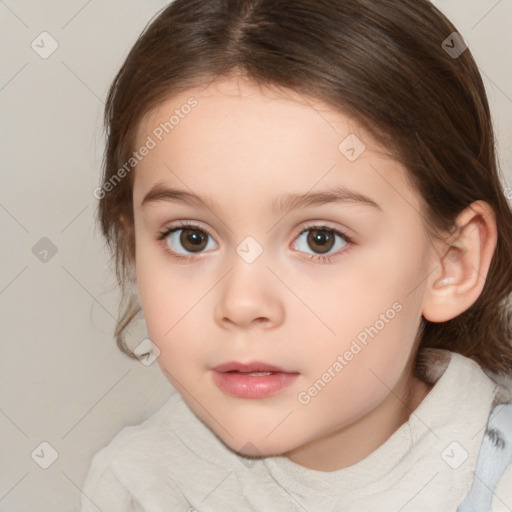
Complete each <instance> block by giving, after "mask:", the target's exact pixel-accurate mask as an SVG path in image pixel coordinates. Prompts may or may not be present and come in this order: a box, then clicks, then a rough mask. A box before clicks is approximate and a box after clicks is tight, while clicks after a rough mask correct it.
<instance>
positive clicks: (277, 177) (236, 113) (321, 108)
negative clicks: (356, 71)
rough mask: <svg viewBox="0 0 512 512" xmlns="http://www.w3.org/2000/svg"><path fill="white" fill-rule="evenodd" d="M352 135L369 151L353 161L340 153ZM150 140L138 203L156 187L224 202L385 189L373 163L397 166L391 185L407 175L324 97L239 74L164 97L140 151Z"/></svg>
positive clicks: (143, 126) (142, 129) (144, 126)
mask: <svg viewBox="0 0 512 512" xmlns="http://www.w3.org/2000/svg"><path fill="white" fill-rule="evenodd" d="M192 105H193V106H192ZM354 136H355V139H350V140H351V141H353V140H355V141H359V143H360V144H362V145H363V146H362V147H363V148H364V147H365V148H366V149H365V150H364V151H363V153H362V155H361V156H360V157H359V158H358V159H357V160H355V161H350V160H349V159H347V157H346V154H344V153H343V151H342V149H346V147H345V146H346V144H344V141H346V140H347V138H350V137H354ZM148 137H149V138H152V140H153V141H154V142H155V147H154V148H153V149H152V150H151V151H150V152H149V154H148V155H147V156H146V157H145V158H144V160H143V161H142V162H140V163H139V164H138V165H137V168H136V173H135V189H136V190H135V191H134V200H135V197H136V196H137V197H138V199H139V201H141V200H142V197H143V194H144V193H145V192H146V191H147V190H148V189H149V188H150V187H151V186H152V185H153V184H155V183H157V182H166V183H169V184H170V185H172V186H180V187H184V188H192V189H193V191H194V192H196V193H198V194H210V193H212V191H218V190H219V189H220V190H221V191H222V192H223V193H225V197H226V198H227V197H228V193H231V194H233V192H234V191H235V190H236V191H237V193H238V195H240V194H241V195H243V194H244V193H247V194H249V195H252V196H254V195H255V194H256V193H258V192H261V193H262V194H263V193H265V192H268V191H269V190H275V191H287V192H305V191H307V190H309V189H311V188H312V187H314V186H315V184H321V185H322V187H321V188H325V187H327V186H329V184H332V185H339V184H343V185H346V186H347V187H351V186H352V185H357V186H359V187H361V185H363V188H364V189H367V190H368V189H372V187H373V188H375V186H376V185H380V186H381V188H382V185H383V184H384V182H383V180H382V177H381V176H380V175H379V170H376V169H375V167H374V166H375V165H377V166H378V167H379V169H380V172H384V171H385V169H384V168H386V169H389V168H390V167H392V168H393V174H394V175H395V176H393V178H392V179H393V180H396V179H398V180H402V181H403V178H404V176H403V175H404V172H403V169H402V168H401V166H400V165H399V164H398V163H397V162H396V161H394V160H392V159H391V158H390V157H389V154H388V153H387V152H386V150H385V148H382V147H381V146H380V145H379V144H378V143H377V142H375V141H374V140H373V139H372V138H371V137H369V135H368V134H367V133H366V132H365V131H364V130H363V129H362V128H361V126H360V125H358V123H357V122H356V121H355V120H353V119H352V118H350V117H348V116H346V115H344V114H343V113H341V112H339V111H337V110H334V109H333V108H332V107H330V106H329V105H327V104H325V103H323V102H321V101H319V100H316V99H312V98H310V97H306V96H303V95H300V94H299V93H296V92H294V91H289V90H282V89H281V90H278V89H276V88H267V87H261V86H259V85H257V84H254V83H252V82H248V81H246V80H245V79H242V78H240V77H229V78H222V79H219V80H217V81H215V82H213V83H211V84H209V85H208V86H207V87H204V86H201V87H197V88H192V89H189V90H187V91H185V92H182V93H179V94H176V95H174V96H172V97H171V98H169V99H167V100H165V101H164V102H162V103H161V104H160V105H158V107H157V108H155V109H154V110H153V111H151V112H149V113H148V114H147V115H146V116H145V117H144V118H143V120H142V121H141V123H140V125H139V127H138V131H137V147H139V146H141V145H143V144H144V141H147V140H148ZM357 143H358V142H356V144H357ZM342 146H343V147H342ZM340 148H341V149H340ZM180 181H181V182H180ZM401 186H402V187H403V186H404V183H402V184H401ZM387 189H388V190H386V191H385V193H386V194H387V195H388V196H390V195H392V193H393V192H392V188H391V189H390V187H389V186H387ZM273 195H275V194H273Z"/></svg>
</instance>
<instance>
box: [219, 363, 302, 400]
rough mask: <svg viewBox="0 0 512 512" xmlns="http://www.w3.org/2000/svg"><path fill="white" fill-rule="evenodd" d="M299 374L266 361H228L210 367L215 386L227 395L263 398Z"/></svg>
mask: <svg viewBox="0 0 512 512" xmlns="http://www.w3.org/2000/svg"><path fill="white" fill-rule="evenodd" d="M298 376H299V373H298V372H291V371H288V370H284V369H283V368H279V367H277V366H274V365H270V364H267V363H260V362H253V363H248V364H244V363H239V362H229V363H224V364H221V365H218V366H216V367H215V368H213V369H212V378H213V381H214V383H215V384H216V385H217V387H218V388H219V389H220V390H221V391H223V392H224V393H227V394H228V395H231V396H235V397H239V398H265V397H268V396H272V395H275V394H277V393H279V392H280V391H281V390H283V389H284V388H286V387H288V386H290V385H291V384H292V383H293V382H294V381H295V379H296V378H297V377H298Z"/></svg>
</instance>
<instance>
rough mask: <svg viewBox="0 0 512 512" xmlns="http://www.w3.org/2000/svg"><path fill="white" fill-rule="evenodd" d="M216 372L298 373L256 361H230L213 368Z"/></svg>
mask: <svg viewBox="0 0 512 512" xmlns="http://www.w3.org/2000/svg"><path fill="white" fill-rule="evenodd" d="M213 370H214V371H216V372H222V373H224V372H240V373H252V372H281V373H297V372H290V371H287V370H284V369H283V368H279V367H278V366H274V365H272V364H267V363H261V362H259V361H254V362H251V363H239V362H237V361H229V362H227V363H223V364H219V365H218V366H215V368H213Z"/></svg>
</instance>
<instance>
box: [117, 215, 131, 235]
mask: <svg viewBox="0 0 512 512" xmlns="http://www.w3.org/2000/svg"><path fill="white" fill-rule="evenodd" d="M119 221H120V222H121V224H122V225H123V227H124V229H125V230H126V232H127V233H129V232H130V231H131V230H132V229H133V223H132V222H131V220H130V219H128V217H127V216H126V215H124V214H122V213H121V214H120V215H119Z"/></svg>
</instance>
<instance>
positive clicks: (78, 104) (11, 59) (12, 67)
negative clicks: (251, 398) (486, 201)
mask: <svg viewBox="0 0 512 512" xmlns="http://www.w3.org/2000/svg"><path fill="white" fill-rule="evenodd" d="M166 3H167V2H161V1H160V2H159V1H156V0H144V1H142V0H140V1H134V0H123V1H121V0H116V1H114V0H108V1H99V0H93V1H85V0H83V1H82V0H81V1H76V0H73V1H70V0H68V1H66V2H64V1H47V2H28V1H26V0H18V1H14V0H6V1H5V2H0V24H1V32H0V34H1V35H0V37H1V44H2V47H3V49H4V50H3V58H2V60H1V61H0V106H1V109H2V118H1V119H2V121H1V133H0V140H1V149H2V159H1V164H2V178H1V189H0V190H1V192H0V206H1V208H0V222H1V225H2V230H3V236H2V238H3V250H2V267H1V275H0V303H1V308H2V315H3V319H2V325H3V328H2V334H3V335H2V358H1V360H0V361H1V363H0V390H1V391H0V431H1V435H0V446H1V450H2V453H1V460H2V465H1V466H0V511H17V512H29V511H30V512H33V511H36V510H37V511H39V512H45V511H48V512H50V511H52V512H64V511H66V512H68V511H70V510H76V509H77V506H78V503H79V499H80V487H81V485H82V484H83V480H84V478H85V476H86V473H87V470H88V467H89V464H90V459H91V457H92V455H93V454H94V453H96V452H97V451H98V450H99V449H100V448H101V447H102V446H104V445H106V444H107V443H108V442H109V441H110V440H111V439H112V437H113V436H114V435H115V434H116V433H117V432H119V430H120V429H121V428H122V427H123V426H126V425H130V424H136V423H139V422H140V421H142V420H143V419H145V418H146V417H147V416H149V415H150V414H151V413H152V412H153V411H155V410H156V409H158V408H159V407H160V406H161V405H162V404H163V402H164V401H165V400H166V399H167V398H168V397H169V396H170V395H171V393H172V392H173V390H172V388H171V386H170V384H168V382H167V380H166V379H165V377H164V376H163V375H162V374H161V372H160V370H159V368H158V366H157V364H156V363H154V364H153V365H151V366H148V367H146V366H144V365H143V364H141V363H140V362H139V361H136V360H131V359H128V358H127V357H126V356H124V355H123V354H121V353H120V352H119V351H118V349H117V347H116V345H115V341H114V340H113V337H112V333H113V329H114V325H115V319H116V317H117V311H118V303H119V292H118V290H117V288H116V283H115V278H114V275H113V272H112V271H111V266H110V264H109V260H108V254H107V252H106V249H105V247H104V244H103V240H102V239H101V237H100V234H99V230H98V228H97V227H96V226H95V224H94V214H95V211H96V208H97V201H96V199H95V198H94V196H93V190H94V188H95V187H96V186H98V184H99V179H100V166H101V160H102V152H103V148H104V140H103V132H102V129H103V127H102V109H103V106H104V101H105V98H106V93H107V90H108V87H109V85H110V83H111V81H112V79H113V78H114V76H115V74H116V72H117V71H118V69H119V67H120V66H121V64H122V62H123V60H124V58H125V57H126V55H127V53H128V51H129V49H130V47H131V46H132V44H133V43H134V42H135V40H136V38H137V37H138V35H139V33H140V32H141V30H142V29H143V28H144V27H145V25H146V23H147V22H148V21H149V20H150V19H151V18H152V17H153V16H154V15H155V14H156V13H157V11H159V10H160V9H161V8H162V7H163V6H164V5H165V4H166ZM434 3H435V4H436V5H437V6H438V7H439V8H440V9H441V10H442V11H443V12H444V13H445V14H446V15H447V16H448V17H449V18H450V19H451V20H452V21H453V22H454V24H455V25H456V27H457V28H458V30H459V31H460V32H461V34H462V35H463V37H464V38H465V40H466V42H467V43H468V45H469V47H470V49H471V51H472V53H473V55H474V57H475V59H476V61H477V63H478V65H479V67H480V69H481V71H482V73H483V78H484V82H485V85H486V88H487V91H488V96H489V101H490V103H491V108H492V113H493V116H494V123H495V128H496V134H497V139H498V150H499V155H500V159H501V165H502V168H503V170H504V172H505V173H506V182H507V184H508V186H512V171H511V169H512V143H511V136H512V69H511V66H510V63H511V62H512V33H511V32H512V31H511V30H510V20H511V19H512V3H511V2H509V1H507V0H501V1H496V0H473V1H470V0H438V1H436V2H434ZM43 31H46V32H48V33H49V34H51V36H52V37H53V38H54V39H55V40H56V41H57V42H58V45H59V46H58V49H57V50H56V51H55V52H54V53H53V54H52V55H51V56H49V57H48V58H46V59H43V58H41V57H40V56H39V54H38V53H36V51H34V50H33V48H32V47H31V43H32V41H33V40H34V39H36V37H37V36H38V35H39V34H40V33H41V32H43ZM447 36H448V34H447ZM37 41H40V39H36V42H37ZM440 43H441V42H440ZM49 44H50V42H49V40H46V43H45V48H46V49H48V48H49V47H50V46H49ZM40 46H42V45H41V44H40ZM41 50H42V48H41ZM510 191H511V192H512V189H510ZM41 239H43V240H42V241H41ZM46 239H47V240H46ZM34 247H35V249H34ZM55 250H56V253H55V254H53V253H52V251H55ZM44 251H48V252H47V253H45V252H44ZM34 252H35V253H36V254H34ZM41 258H42V259H43V260H44V259H45V258H46V261H41ZM144 336H145V330H144V325H139V327H138V330H136V331H134V332H133V337H134V339H142V338H144ZM42 442H47V443H49V444H50V445H51V446H52V447H53V448H54V449H55V450H56V451H57V452H58V458H57V460H56V461H55V462H54V463H53V464H52V465H51V466H50V467H49V468H48V469H42V468H41V467H40V466H39V465H38V464H37V463H36V462H35V460H34V459H33V458H32V456H31V454H32V452H33V451H34V450H35V449H36V448H38V447H39V446H40V443H42ZM41 450H43V452H41ZM36 453H39V454H40V457H39V460H40V461H41V460H42V459H43V458H44V457H47V456H50V450H49V449H48V448H47V447H45V446H44V445H43V446H42V447H39V448H38V449H37V450H36ZM42 453H43V454H44V455H41V454H42ZM35 458H36V459H37V457H35ZM105 512H106V511H105Z"/></svg>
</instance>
